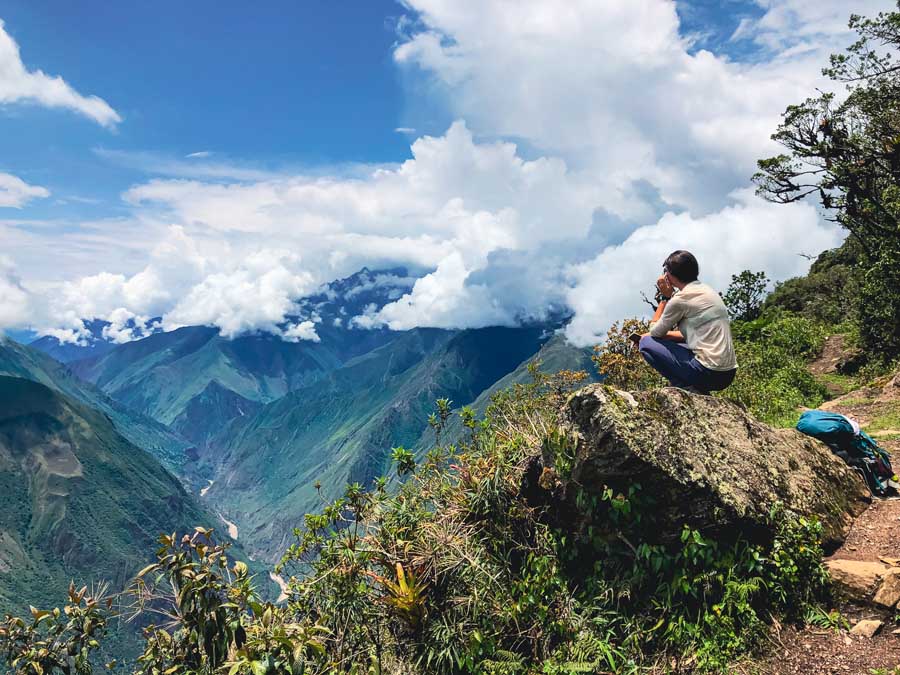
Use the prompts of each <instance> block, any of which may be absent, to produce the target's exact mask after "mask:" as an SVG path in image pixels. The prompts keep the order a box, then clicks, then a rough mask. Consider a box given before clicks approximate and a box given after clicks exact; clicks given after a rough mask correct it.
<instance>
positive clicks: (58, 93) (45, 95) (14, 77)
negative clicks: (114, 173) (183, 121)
mask: <svg viewBox="0 0 900 675" xmlns="http://www.w3.org/2000/svg"><path fill="white" fill-rule="evenodd" d="M0 103H36V104H38V105H43V106H47V107H49V108H68V109H69V110H73V111H75V112H77V113H79V114H81V115H84V116H85V117H89V118H90V119H92V120H94V121H95V122H97V123H98V124H100V125H102V126H104V127H107V128H112V127H115V125H116V124H117V123H119V122H121V121H122V118H121V117H120V116H119V113H117V112H116V111H115V110H113V109H112V107H110V105H109V104H108V103H107V102H106V101H104V100H103V99H102V98H99V97H97V96H83V95H82V94H79V93H78V92H77V91H75V89H73V88H72V87H71V86H70V85H69V84H68V83H67V82H66V81H65V80H63V79H62V78H61V77H58V76H57V77H52V76H50V75H47V74H46V73H44V72H43V71H41V70H28V68H26V67H25V64H24V63H22V56H21V55H20V53H19V45H18V44H16V41H15V40H13V38H12V37H11V36H10V35H9V33H7V32H6V29H5V27H4V23H3V20H2V19H0Z"/></svg>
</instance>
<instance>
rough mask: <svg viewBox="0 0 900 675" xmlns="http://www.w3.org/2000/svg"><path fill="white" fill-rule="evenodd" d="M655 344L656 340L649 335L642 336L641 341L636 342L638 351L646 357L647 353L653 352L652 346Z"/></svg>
mask: <svg viewBox="0 0 900 675" xmlns="http://www.w3.org/2000/svg"><path fill="white" fill-rule="evenodd" d="M655 344H656V338H653V337H651V336H649V335H642V336H641V339H640V340H639V341H638V351H640V352H641V354H643V355H644V356H646V355H647V354H648V353H649V352H651V351H653V346H654V345H655Z"/></svg>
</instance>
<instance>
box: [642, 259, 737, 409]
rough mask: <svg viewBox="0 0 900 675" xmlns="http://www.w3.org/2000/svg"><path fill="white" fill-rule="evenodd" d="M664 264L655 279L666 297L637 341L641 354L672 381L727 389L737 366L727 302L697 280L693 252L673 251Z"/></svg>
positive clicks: (689, 386)
mask: <svg viewBox="0 0 900 675" xmlns="http://www.w3.org/2000/svg"><path fill="white" fill-rule="evenodd" d="M663 270H664V271H663V275H662V276H661V277H660V278H659V280H658V281H657V284H656V285H657V288H658V289H659V291H660V295H661V297H662V301H661V302H660V304H659V306H658V307H657V308H656V314H655V315H654V316H653V321H651V322H650V332H649V333H647V334H645V335H643V336H642V337H641V339H640V342H639V343H638V345H639V348H640V351H641V356H643V357H644V359H645V360H646V361H647V363H649V364H650V366H651V367H653V368H654V369H655V370H656V371H658V372H659V373H660V375H662V376H663V377H665V378H666V379H667V380H668V381H669V383H670V384H671V385H672V386H674V387H679V388H681V389H687V390H689V391H693V392H696V393H701V394H709V393H710V392H712V391H719V390H721V389H725V388H726V387H727V386H728V385H730V384H731V383H732V382H733V381H734V376H735V373H736V372H737V359H736V358H735V355H734V345H733V344H732V341H731V324H730V322H729V320H728V310H727V309H726V308H725V303H724V302H722V298H721V297H720V296H719V294H718V293H716V291H714V290H713V289H712V288H710V287H709V286H707V285H706V284H703V283H700V282H699V281H698V280H697V277H698V275H699V272H700V266H699V265H698V264H697V259H696V258H695V257H694V256H693V255H692V254H691V253H690V252H688V251H675V252H674V253H673V254H672V255H670V256H669V257H668V258H666V261H665V263H663Z"/></svg>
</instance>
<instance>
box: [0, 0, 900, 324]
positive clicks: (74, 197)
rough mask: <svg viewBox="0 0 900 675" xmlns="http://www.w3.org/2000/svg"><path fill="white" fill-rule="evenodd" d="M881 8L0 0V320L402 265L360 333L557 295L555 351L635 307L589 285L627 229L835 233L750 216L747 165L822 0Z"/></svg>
mask: <svg viewBox="0 0 900 675" xmlns="http://www.w3.org/2000/svg"><path fill="white" fill-rule="evenodd" d="M890 4H891V3H890V2H888V1H887V0H853V1H852V2H850V3H849V4H848V3H847V2H846V1H845V0H816V1H815V2H813V1H812V0H718V1H714V0H692V1H691V2H679V3H675V2H673V0H634V1H633V2H632V1H629V2H618V1H616V2H613V1H612V0H610V1H609V2H597V0H571V2H567V3H566V4H565V5H560V4H558V3H556V2H554V0H521V1H517V2H512V1H511V0H408V2H406V3H405V4H400V3H398V2H393V1H387V0H366V1H365V2H363V1H356V2H324V1H303V2H297V1H293V2H288V1H279V2H274V1H273V2H266V3H254V4H252V5H251V4H248V3H246V2H238V1H228V2H211V1H203V2H168V1H162V2H154V3H110V2H101V1H99V0H87V1H85V2H79V3H67V2H61V1H58V2H41V3H36V2H33V1H31V0H7V1H6V2H5V3H4V4H3V6H2V8H0V20H2V21H3V22H4V27H3V30H4V31H5V37H7V38H11V40H12V41H14V43H15V45H17V46H18V49H19V50H20V57H21V63H13V62H14V61H15V60H16V59H15V55H14V53H12V52H9V51H8V50H7V52H5V53H4V52H2V51H0V59H7V60H10V63H12V64H13V66H15V68H19V69H20V76H19V77H18V79H16V78H13V79H11V80H10V81H9V82H4V81H3V76H2V71H3V66H4V64H3V63H0V101H4V100H5V101H6V102H5V103H0V328H2V327H4V326H5V327H7V328H22V327H25V326H30V327H32V328H34V329H36V330H38V331H41V332H54V331H55V333H54V334H59V335H61V336H68V337H70V338H72V339H78V336H79V335H81V334H82V331H81V329H80V327H79V326H80V322H81V320H82V319H87V318H104V319H107V320H109V319H110V317H113V316H115V317H118V319H117V320H123V321H124V320H126V319H125V318H123V317H147V316H151V315H152V316H159V315H162V316H164V317H165V318H166V322H167V324H166V325H167V326H169V327H174V326H177V325H181V324H183V323H208V324H210V325H216V326H219V327H220V328H221V329H222V330H223V332H226V333H227V334H238V333H240V332H242V331H247V330H272V331H273V332H277V331H279V330H281V329H279V328H278V326H280V325H282V320H283V318H284V316H286V315H288V314H290V312H291V311H292V309H293V308H294V303H295V301H296V300H297V299H298V298H299V297H302V295H303V294H305V293H308V292H311V291H312V290H314V289H315V287H316V286H317V285H318V284H320V283H322V282H324V281H327V280H329V279H331V278H334V277H336V276H340V275H343V274H346V273H349V272H352V271H353V270H354V268H357V267H359V266H362V265H363V264H367V265H369V266H370V267H371V266H378V265H397V264H400V265H406V266H409V267H411V268H413V269H417V270H418V271H419V272H420V273H421V274H423V275H425V277H424V279H423V281H422V282H421V283H420V284H417V286H416V288H414V289H413V291H412V292H411V294H410V296H409V297H407V298H403V299H401V300H400V301H398V302H397V303H395V304H394V305H393V306H391V307H388V308H386V310H384V311H382V312H380V313H379V314H378V315H377V316H375V315H373V316H365V317H360V318H359V324H360V325H390V326H392V327H396V328H404V327H410V326H413V325H435V326H466V325H486V324H489V323H514V322H516V321H519V320H522V318H526V317H534V316H539V315H540V314H541V313H542V312H544V311H546V308H547V307H550V306H553V305H559V304H566V305H568V306H569V307H570V308H571V309H573V311H575V313H576V317H578V316H580V317H582V319H583V321H582V324H579V322H578V321H576V322H574V324H573V325H575V326H576V328H574V329H573V335H574V334H575V333H576V332H577V333H578V336H577V339H578V340H580V341H582V342H583V341H586V340H587V339H588V338H589V337H590V336H591V335H593V334H602V333H603V332H604V331H605V327H604V326H603V324H604V323H608V321H609V320H610V319H611V318H615V317H617V316H618V315H619V314H621V313H622V312H624V311H631V310H633V309H637V308H639V306H638V307H635V303H634V302H633V300H627V301H626V300H619V299H615V298H611V297H610V298H602V297H601V298H600V299H597V294H596V293H595V292H592V290H591V288H590V285H591V284H601V283H607V282H606V281H604V279H605V277H604V276H603V275H604V274H613V272H614V271H616V270H621V269H623V268H628V269H631V268H635V269H636V270H638V269H639V270H640V273H641V274H644V266H643V265H636V263H635V261H634V260H633V259H632V258H630V257H629V256H634V255H639V257H640V258H641V259H643V258H644V257H645V255H644V251H638V252H637V253H629V246H636V244H635V243H634V242H635V241H640V239H641V237H642V236H644V237H646V236H650V234H653V237H655V239H654V241H656V240H659V241H660V242H661V243H660V244H659V247H660V250H665V249H666V248H667V247H669V246H672V245H675V244H679V242H680V239H679V238H680V237H681V238H683V239H686V240H688V241H690V237H696V238H698V239H699V241H698V244H697V245H698V246H702V245H703V242H704V241H711V240H715V237H716V236H719V235H721V234H722V233H723V232H725V231H726V230H727V229H729V228H731V229H735V228H737V229H740V228H742V227H747V228H748V232H752V231H753V227H758V220H759V219H764V220H766V221H767V222H771V223H772V225H771V226H772V227H773V228H779V227H780V229H779V230H778V231H779V232H783V231H785V227H784V226H782V225H781V221H788V222H789V223H791V224H792V225H789V226H787V230H788V231H789V233H790V236H788V235H778V237H775V238H774V239H772V238H770V239H771V241H770V242H769V244H768V245H767V246H763V245H756V246H748V245H742V246H740V247H738V248H736V249H735V250H734V252H733V254H732V255H730V256H726V257H724V258H722V260H721V263H720V264H718V265H717V266H716V267H715V268H714V269H710V270H709V271H710V275H713V276H714V278H715V279H723V280H727V278H728V276H729V272H730V271H733V268H735V267H741V268H743V267H744V266H751V265H752V266H754V268H765V269H766V270H767V271H769V273H770V275H771V276H773V277H776V278H781V277H783V276H786V275H789V274H793V273H796V272H798V271H802V270H801V268H800V267H798V264H797V261H796V260H794V257H796V254H795V253H794V252H793V251H791V252H790V253H779V252H778V251H776V250H774V247H780V248H782V249H785V250H788V251H789V250H790V249H791V248H797V247H799V246H800V245H801V242H812V243H811V245H812V246H814V247H819V248H820V249H821V248H824V247H825V246H828V245H832V244H833V243H834V242H835V241H837V239H836V236H835V234H834V233H833V231H831V230H829V229H828V226H827V225H825V224H823V223H822V222H821V221H820V220H819V219H818V218H817V216H816V214H815V213H814V211H802V212H800V211H797V212H792V211H790V210H789V209H780V210H778V211H772V212H771V213H770V212H769V211H767V210H766V208H769V207H766V206H765V205H763V204H761V203H759V202H758V201H757V200H754V199H753V198H752V196H751V195H750V194H749V188H750V184H749V176H750V174H751V173H752V171H753V165H754V162H755V160H756V159H757V158H758V157H761V156H764V155H765V154H766V153H771V151H773V150H774V149H775V148H773V147H772V146H771V145H770V144H769V141H768V136H769V135H770V134H771V132H772V131H773V130H774V127H775V125H776V124H777V121H778V116H779V114H780V112H781V111H782V110H783V109H784V107H785V105H787V104H788V103H792V102H794V101H796V100H797V99H798V98H800V97H802V96H805V95H808V94H809V93H812V92H813V91H814V88H815V87H816V86H825V85H826V84H827V83H824V82H823V81H822V80H821V76H820V73H819V71H820V69H821V66H822V65H823V64H824V61H825V59H826V57H827V54H828V53H829V52H830V51H833V50H835V49H839V48H840V47H842V46H843V45H846V44H847V42H848V40H849V39H850V36H849V35H848V34H847V33H846V30H845V25H846V16H847V14H849V12H850V11H853V10H855V11H860V12H869V11H874V10H877V9H887V8H889V6H890ZM0 37H2V36H0ZM7 44H10V43H7ZM15 68H13V71H14V70H15ZM22 68H24V70H22ZM13 71H8V72H13ZM26 71H27V72H26ZM37 71H42V72H43V73H44V74H46V75H47V76H50V77H53V78H62V80H64V82H65V84H64V85H61V83H60V82H57V83H56V85H54V84H53V83H52V82H50V80H48V79H47V78H43V76H41V75H40V74H36V73H37ZM23 73H24V74H23ZM28 73H30V75H29V74H28ZM35 78H37V79H38V80H40V86H41V87H44V88H45V89H46V91H44V92H43V93H41V94H40V95H36V94H34V92H33V91H32V90H31V89H29V87H32V86H33V85H34V82H33V80H35ZM41 78H43V79H41ZM54 86H64V87H65V88H66V91H65V92H64V93H65V96H66V97H67V98H66V101H68V103H66V104H65V105H63V106H60V105H55V104H53V100H54V99H53V96H55V95H58V94H59V92H58V91H57V92H56V93H53V92H51V91H50V90H51V89H52V88H53V87H54ZM4 92H6V93H4ZM42 96H43V98H41V97H42ZM92 97H97V98H96V99H95V98H92ZM98 99H99V100H98ZM72 101H75V103H72ZM88 110H90V111H91V112H86V111H88ZM117 120H118V121H117ZM4 185H6V187H4ZM4 190H6V191H7V192H6V193H5V194H4ZM4 200H5V201H4ZM4 204H5V205H4ZM809 208H811V207H809ZM679 219H680V220H679ZM751 220H753V226H752V227H751V226H750V224H749V223H750V221H751ZM798 228H799V229H798ZM688 233H693V234H690V235H688ZM791 237H793V239H792V238H791ZM731 239H735V237H734V236H731ZM681 243H683V242H681ZM656 255H658V253H657V252H656V251H655V249H654V251H653V253H652V254H647V256H646V257H648V258H650V257H653V256H656ZM657 263H658V261H656V260H655V259H654V260H653V261H652V265H649V264H648V265H647V266H646V269H647V273H650V272H649V270H650V269H655V268H656V267H657V266H658V264H657ZM535 269H539V270H540V272H539V273H537V274H535V273H534V270H535ZM525 270H528V272H525ZM615 274H618V275H619V277H617V279H618V278H620V277H621V271H617V272H615ZM523 275H524V277H525V278H527V282H526V283H522V279H523ZM598 275H599V276H598ZM637 279H638V277H635V282H637ZM236 280H237V281H236ZM235 284H239V285H238V286H235ZM260 294H263V295H264V296H265V297H266V301H264V302H260V301H259V297H260ZM266 294H269V295H266ZM623 297H624V296H623ZM123 339H124V338H123Z"/></svg>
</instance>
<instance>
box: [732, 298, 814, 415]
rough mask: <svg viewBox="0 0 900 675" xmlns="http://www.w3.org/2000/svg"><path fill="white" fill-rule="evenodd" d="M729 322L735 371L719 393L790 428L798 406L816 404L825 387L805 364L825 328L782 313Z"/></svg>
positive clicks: (811, 355)
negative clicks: (734, 355)
mask: <svg viewBox="0 0 900 675" xmlns="http://www.w3.org/2000/svg"><path fill="white" fill-rule="evenodd" d="M773 314H774V318H773V316H772V315H770V316H768V317H764V318H761V319H758V320H756V321H751V322H747V323H736V324H734V326H733V333H734V337H735V351H736V352H737V359H738V374H737V377H736V378H735V380H734V383H733V384H732V385H731V386H730V387H729V388H728V389H726V390H725V391H724V392H722V393H721V394H719V395H720V396H724V397H726V398H730V399H732V400H735V401H737V402H739V403H741V404H742V405H743V406H744V407H746V408H747V410H748V411H749V412H750V413H751V414H753V415H754V416H755V417H757V418H759V419H760V420H763V421H764V422H767V423H769V424H772V425H775V426H793V425H794V424H795V423H796V421H797V416H798V414H799V412H798V410H799V408H801V407H803V406H806V407H811V408H814V407H818V406H819V405H821V404H822V402H823V401H824V400H825V397H826V396H827V393H828V392H827V390H826V389H825V388H824V386H823V385H822V384H820V383H819V382H817V381H816V379H815V378H814V377H813V375H812V374H811V373H810V372H809V368H808V367H807V362H808V361H809V360H810V359H812V358H814V357H815V356H816V355H817V354H818V353H819V352H820V351H821V349H822V344H823V343H824V341H825V337H826V335H827V331H826V329H825V328H824V327H823V326H821V325H820V324H817V323H815V322H813V321H810V320H809V319H806V318H803V317H800V316H795V315H790V314H787V313H783V312H782V313H773Z"/></svg>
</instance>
